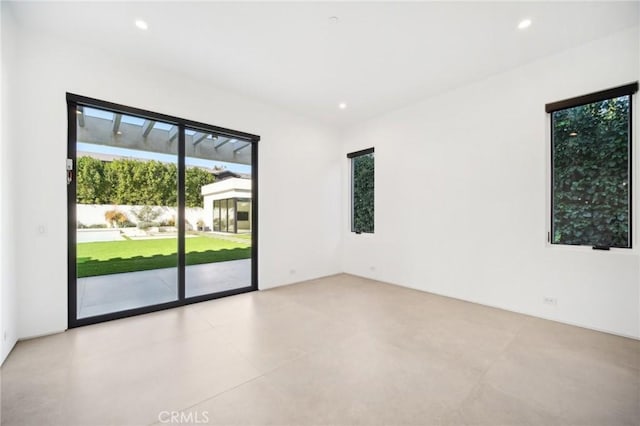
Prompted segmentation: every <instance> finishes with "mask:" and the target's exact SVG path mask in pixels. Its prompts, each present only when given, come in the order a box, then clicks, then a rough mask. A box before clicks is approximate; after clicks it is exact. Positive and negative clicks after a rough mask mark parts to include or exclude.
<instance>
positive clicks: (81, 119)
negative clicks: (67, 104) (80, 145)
mask: <svg viewBox="0 0 640 426" xmlns="http://www.w3.org/2000/svg"><path fill="white" fill-rule="evenodd" d="M76 112H77V113H78V125H79V126H80V127H84V107H81V106H79V107H77V108H76Z"/></svg>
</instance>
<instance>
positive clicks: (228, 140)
mask: <svg viewBox="0 0 640 426" xmlns="http://www.w3.org/2000/svg"><path fill="white" fill-rule="evenodd" d="M218 139H220V138H218ZM234 140H235V139H229V138H226V139H225V140H223V141H222V142H220V143H219V144H217V145H214V146H213V149H218V148H220V147H221V146H223V145H225V144H228V143H229V142H233V141H234Z"/></svg>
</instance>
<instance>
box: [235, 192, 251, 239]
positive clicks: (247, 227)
mask: <svg viewBox="0 0 640 426" xmlns="http://www.w3.org/2000/svg"><path fill="white" fill-rule="evenodd" d="M237 208H238V213H237V215H236V220H237V222H238V233H239V234H240V233H247V232H249V233H250V232H251V201H249V200H238V203H237Z"/></svg>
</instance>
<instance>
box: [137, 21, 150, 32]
mask: <svg viewBox="0 0 640 426" xmlns="http://www.w3.org/2000/svg"><path fill="white" fill-rule="evenodd" d="M136 27H138V28H140V29H141V30H146V29H148V28H149V25H148V24H147V23H146V22H145V21H143V20H142V19H136Z"/></svg>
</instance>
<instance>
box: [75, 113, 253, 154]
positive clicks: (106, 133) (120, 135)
mask: <svg viewBox="0 0 640 426" xmlns="http://www.w3.org/2000/svg"><path fill="white" fill-rule="evenodd" d="M77 112H78V129H77V139H78V140H79V141H82V142H86V143H91V144H96V145H107V146H112V147H118V148H126V149H134V150H141V151H151V152H157V153H160V154H173V155H177V153H178V126H175V125H172V124H168V123H163V122H156V121H153V120H145V119H143V118H139V117H132V116H128V115H123V114H118V113H112V112H106V111H97V113H96V110H93V109H90V108H86V107H78V111H77ZM185 155H186V156H187V157H194V158H202V159H206V160H216V161H224V162H229V163H237V164H248V165H250V164H251V143H249V142H248V141H245V140H240V139H234V138H231V137H227V136H223V135H217V134H215V133H206V132H201V131H198V130H195V129H193V130H191V129H186V130H185Z"/></svg>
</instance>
